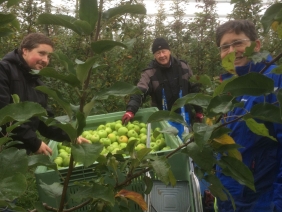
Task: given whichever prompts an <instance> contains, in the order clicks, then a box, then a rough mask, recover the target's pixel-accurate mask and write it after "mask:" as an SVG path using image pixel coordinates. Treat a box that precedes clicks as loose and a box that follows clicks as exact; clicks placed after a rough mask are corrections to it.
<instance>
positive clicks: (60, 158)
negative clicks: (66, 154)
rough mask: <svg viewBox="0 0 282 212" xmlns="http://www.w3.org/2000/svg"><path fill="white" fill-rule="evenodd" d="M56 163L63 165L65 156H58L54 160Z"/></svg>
mask: <svg viewBox="0 0 282 212" xmlns="http://www.w3.org/2000/svg"><path fill="white" fill-rule="evenodd" d="M54 163H56V164H57V166H62V163H63V158H62V157H56V158H55V160H54Z"/></svg>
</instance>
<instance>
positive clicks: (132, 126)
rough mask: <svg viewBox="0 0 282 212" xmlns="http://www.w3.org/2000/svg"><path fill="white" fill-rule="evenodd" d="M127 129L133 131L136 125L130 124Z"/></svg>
mask: <svg viewBox="0 0 282 212" xmlns="http://www.w3.org/2000/svg"><path fill="white" fill-rule="evenodd" d="M126 127H127V129H128V130H132V129H134V124H132V123H128V124H127V125H126Z"/></svg>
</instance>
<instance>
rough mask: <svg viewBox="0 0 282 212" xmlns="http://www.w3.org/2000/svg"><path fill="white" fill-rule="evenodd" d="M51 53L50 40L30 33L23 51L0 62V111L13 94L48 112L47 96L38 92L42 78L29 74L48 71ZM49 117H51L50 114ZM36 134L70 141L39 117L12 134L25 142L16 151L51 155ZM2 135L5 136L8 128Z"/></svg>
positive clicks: (17, 50) (58, 129) (10, 100)
mask: <svg viewBox="0 0 282 212" xmlns="http://www.w3.org/2000/svg"><path fill="white" fill-rule="evenodd" d="M52 52H53V43H52V41H51V40H50V39H49V38H48V37H47V36H45V35H44V34H41V33H31V34H29V35H27V36H26V37H25V38H24V39H23V41H22V43H21V45H20V48H18V49H15V50H14V51H12V52H10V53H8V54H7V55H5V56H4V58H3V59H2V61H0V90H1V92H0V109H1V108H3V107H5V106H6V105H8V104H11V103H13V99H12V96H11V95H12V94H17V95H18V96H19V98H20V101H21V102H23V101H31V102H36V103H39V104H40V105H41V106H42V107H44V108H45V109H47V96H46V94H44V93H42V92H40V91H38V90H36V89H35V87H36V86H40V85H43V82H42V81H41V80H40V79H39V76H36V75H32V74H31V73H30V71H31V70H32V69H35V70H41V69H42V68H44V67H46V66H47V65H48V64H49V55H50V53H52ZM48 115H51V112H50V111H48ZM37 130H38V131H39V132H40V134H41V135H43V136H45V137H47V138H50V139H53V140H56V141H65V140H67V141H69V140H70V139H69V138H68V136H67V134H66V133H65V132H64V131H62V130H61V129H60V128H57V127H47V126H46V125H45V124H44V123H43V122H41V121H40V120H39V119H38V118H36V117H33V118H31V119H30V122H27V123H24V124H22V125H21V126H19V127H17V128H16V129H15V130H14V131H13V134H14V135H13V136H12V138H13V140H18V141H21V142H23V144H20V145H18V146H17V147H19V148H24V149H26V150H27V153H31V152H34V153H39V154H46V155H48V154H52V150H51V149H50V148H49V147H48V146H47V145H46V144H45V143H44V142H43V141H41V140H40V139H39V138H37V135H36V131H37ZM1 133H2V135H4V134H5V127H3V131H2V132H1ZM81 142H88V141H87V140H85V139H84V138H82V137H79V138H78V143H81Z"/></svg>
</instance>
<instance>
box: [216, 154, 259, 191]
mask: <svg viewBox="0 0 282 212" xmlns="http://www.w3.org/2000/svg"><path fill="white" fill-rule="evenodd" d="M217 163H218V165H219V166H220V167H221V168H222V173H223V174H225V175H226V176H230V177H232V178H233V179H235V180H236V181H237V182H238V183H240V184H242V185H246V186H247V187H249V188H250V189H252V190H253V191H255V186H254V177H253V174H252V172H251V171H250V169H249V168H248V167H247V166H246V165H245V164H244V163H243V162H241V161H239V160H237V159H235V158H233V157H229V156H222V157H221V159H220V160H218V162H217Z"/></svg>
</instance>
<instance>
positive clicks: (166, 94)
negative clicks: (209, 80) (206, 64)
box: [122, 38, 203, 138]
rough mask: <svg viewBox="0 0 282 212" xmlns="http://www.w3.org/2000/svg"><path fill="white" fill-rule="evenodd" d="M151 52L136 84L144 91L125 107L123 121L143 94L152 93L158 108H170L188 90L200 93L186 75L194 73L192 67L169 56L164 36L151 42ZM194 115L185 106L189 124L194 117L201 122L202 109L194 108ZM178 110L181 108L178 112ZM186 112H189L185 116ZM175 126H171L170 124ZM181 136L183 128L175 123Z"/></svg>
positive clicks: (168, 48)
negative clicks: (148, 60) (152, 55)
mask: <svg viewBox="0 0 282 212" xmlns="http://www.w3.org/2000/svg"><path fill="white" fill-rule="evenodd" d="M152 53H153V54H154V58H155V59H154V60H153V61H152V62H151V63H150V65H149V67H148V68H147V69H145V70H143V71H142V74H141V78H140V80H139V82H138V84H137V87H138V88H139V89H140V90H141V91H142V92H143V95H132V96H131V97H130V100H129V102H128V104H127V106H126V112H125V114H124V115H123V117H122V123H123V124H126V123H127V122H128V121H130V120H132V119H133V118H134V115H135V114H136V113H137V111H138V109H139V107H140V106H141V105H142V103H143V102H144V101H145V98H146V96H148V95H150V96H151V106H152V107H157V108H158V109H159V110H171V107H172V105H173V103H174V102H175V101H176V100H177V99H178V98H179V97H181V96H180V95H179V94H180V90H182V96H185V95H187V94H188V93H197V92H199V86H195V85H193V84H191V83H190V82H189V78H190V77H191V76H192V75H193V72H192V70H191V68H190V67H189V66H188V65H187V64H186V63H185V62H184V61H181V60H178V59H176V58H175V57H173V56H172V55H171V52H170V47H169V44H168V43H167V41H166V40H165V39H164V38H156V39H155V40H154V42H153V45H152ZM195 110H196V114H195V115H194V116H192V107H191V105H186V106H185V112H186V117H185V119H186V121H187V122H188V124H189V123H190V120H191V119H192V122H193V120H194V118H195V117H196V118H197V119H198V121H201V119H202V117H203V115H202V113H201V112H202V111H201V108H198V107H197V108H195ZM177 112H178V113H180V110H179V111H177ZM188 114H189V115H188ZM173 126H174V125H173ZM175 127H176V128H177V129H178V131H179V133H178V135H179V136H180V138H181V135H182V133H183V129H180V128H179V127H177V126H175Z"/></svg>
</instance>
